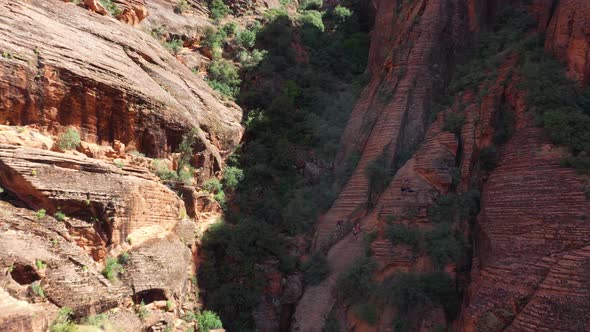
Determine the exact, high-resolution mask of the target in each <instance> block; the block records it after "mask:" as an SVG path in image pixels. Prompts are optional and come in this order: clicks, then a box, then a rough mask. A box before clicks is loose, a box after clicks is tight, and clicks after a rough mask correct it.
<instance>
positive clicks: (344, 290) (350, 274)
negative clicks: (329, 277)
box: [338, 257, 377, 303]
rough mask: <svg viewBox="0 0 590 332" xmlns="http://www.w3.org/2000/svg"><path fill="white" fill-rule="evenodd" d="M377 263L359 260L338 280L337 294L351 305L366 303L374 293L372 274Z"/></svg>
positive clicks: (368, 259) (374, 285)
mask: <svg viewBox="0 0 590 332" xmlns="http://www.w3.org/2000/svg"><path fill="white" fill-rule="evenodd" d="M376 269H377V263H375V261H373V260H372V259H371V258H367V257H364V258H361V259H359V260H358V261H356V262H355V263H354V265H353V266H352V267H351V268H350V269H349V270H348V271H347V272H346V273H344V274H343V275H342V276H341V277H340V279H338V292H339V293H340V295H341V296H342V297H343V298H345V299H348V300H350V302H352V303H357V302H362V301H366V300H367V299H368V298H369V297H370V296H371V295H372V294H373V292H374V291H375V287H376V284H375V282H374V281H373V273H374V272H375V270H376Z"/></svg>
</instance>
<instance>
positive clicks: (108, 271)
mask: <svg viewBox="0 0 590 332" xmlns="http://www.w3.org/2000/svg"><path fill="white" fill-rule="evenodd" d="M123 272H125V270H124V269H123V266H122V265H121V264H119V262H118V261H117V259H116V258H112V257H111V258H107V261H106V264H105V267H104V269H103V270H102V275H103V276H105V278H107V279H109V280H110V281H114V280H117V279H118V278H119V275H120V274H122V273H123Z"/></svg>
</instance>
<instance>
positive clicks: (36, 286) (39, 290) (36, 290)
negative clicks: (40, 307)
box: [31, 281, 45, 298]
mask: <svg viewBox="0 0 590 332" xmlns="http://www.w3.org/2000/svg"><path fill="white" fill-rule="evenodd" d="M31 291H32V292H33V294H34V295H36V296H39V297H42V298H45V291H44V290H43V287H42V286H41V282H39V281H35V282H33V283H32V284H31Z"/></svg>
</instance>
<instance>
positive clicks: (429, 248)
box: [424, 224, 466, 268]
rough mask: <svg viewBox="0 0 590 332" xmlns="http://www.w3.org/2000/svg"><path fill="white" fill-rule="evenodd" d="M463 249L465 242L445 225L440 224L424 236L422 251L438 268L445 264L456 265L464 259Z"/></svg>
mask: <svg viewBox="0 0 590 332" xmlns="http://www.w3.org/2000/svg"><path fill="white" fill-rule="evenodd" d="M465 247H466V246H465V241H463V239H462V238H461V237H460V235H459V234H455V232H453V230H452V229H451V227H450V226H449V225H447V224H440V225H438V226H437V227H436V228H435V229H434V230H432V231H429V232H427V233H426V234H424V250H425V251H426V252H427V253H428V255H429V256H430V259H431V260H432V262H433V263H434V265H435V266H436V267H438V268H443V267H444V265H445V264H447V263H453V262H455V263H458V262H459V261H460V260H461V259H462V258H464V257H465Z"/></svg>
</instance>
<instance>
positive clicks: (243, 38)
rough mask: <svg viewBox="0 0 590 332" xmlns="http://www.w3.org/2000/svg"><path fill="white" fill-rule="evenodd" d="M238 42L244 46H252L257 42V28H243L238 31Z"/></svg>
mask: <svg viewBox="0 0 590 332" xmlns="http://www.w3.org/2000/svg"><path fill="white" fill-rule="evenodd" d="M238 42H239V43H240V45H241V46H242V47H244V48H252V47H254V44H255V43H256V31H255V30H250V29H246V30H242V31H240V32H239V33H238Z"/></svg>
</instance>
